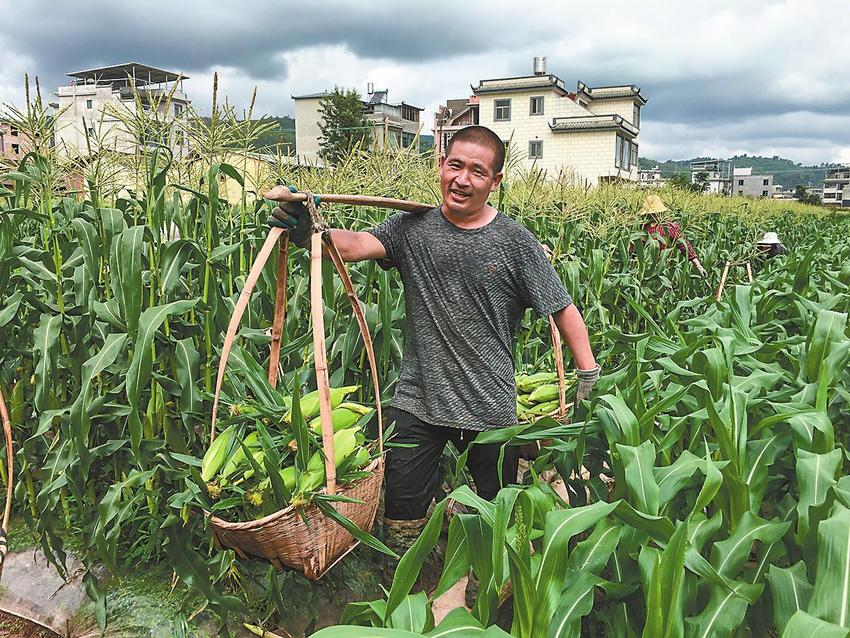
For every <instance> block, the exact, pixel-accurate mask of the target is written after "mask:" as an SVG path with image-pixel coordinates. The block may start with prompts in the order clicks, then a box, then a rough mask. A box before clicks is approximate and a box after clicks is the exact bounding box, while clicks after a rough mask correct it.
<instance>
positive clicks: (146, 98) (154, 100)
mask: <svg viewBox="0 0 850 638" xmlns="http://www.w3.org/2000/svg"><path fill="white" fill-rule="evenodd" d="M68 77H70V78H71V82H70V83H69V84H68V85H67V86H60V87H59V89H58V91H57V93H56V95H57V97H58V98H59V102H58V115H57V117H56V120H55V123H54V130H55V140H56V147H57V150H58V151H59V152H60V153H64V154H67V155H87V154H88V153H89V149H91V150H92V151H96V150H99V146H101V145H102V146H105V147H107V148H110V149H112V150H117V151H119V152H125V153H133V152H135V151H136V149H137V147H138V144H139V143H140V142H141V143H145V140H144V139H141V140H140V139H139V133H138V132H137V131H133V130H131V127H128V126H127V124H126V123H125V122H124V120H125V119H128V118H132V117H133V114H134V113H136V110H137V107H138V105H140V106H141V108H142V109H144V110H145V111H150V110H151V109H156V110H157V111H158V112H157V113H155V114H153V115H155V116H156V119H157V120H158V121H159V122H160V124H159V125H158V126H163V127H165V128H164V129H161V130H157V131H150V140H149V141H150V142H151V143H160V144H161V143H163V141H164V140H165V139H168V138H170V140H171V146H172V150H173V151H174V152H175V153H179V152H181V151H185V150H186V149H187V148H188V142H187V137H186V135H185V132H184V131H180V132H179V133H178V132H177V128H176V126H177V124H178V123H179V121H181V120H184V119H185V117H186V109H187V107H188V106H189V104H190V101H189V98H188V97H187V96H186V93H184V91H183V80H184V79H186V77H187V76H184V75H181V74H179V73H174V72H172V71H163V70H162V69H156V68H154V67H152V66H147V65H145V64H138V63H136V62H129V63H127V64H118V65H115V66H107V67H101V68H98V69H89V70H87V71H77V72H75V73H68ZM174 83H177V86H176V87H175V86H174ZM168 96H170V99H167V97H168ZM166 110H167V112H166ZM172 126H174V128H172ZM166 134H168V135H167V136H166Z"/></svg>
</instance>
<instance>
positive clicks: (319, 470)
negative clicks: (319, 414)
mask: <svg viewBox="0 0 850 638" xmlns="http://www.w3.org/2000/svg"><path fill="white" fill-rule="evenodd" d="M356 447H357V436H356V430H355V429H354V428H352V429H349V430H340V431H339V432H337V433H336V434H334V456H335V459H334V460H335V465H336V467H339V466H340V464H341V463H342V462H343V461H345V459H347V458H348V457H349V456H351V454H352V453H353V452H354V450H355V449H356ZM324 480H325V460H324V458H323V457H322V454H321V452H318V451H317V452H316V453H315V454H313V456H311V457H310V460H309V461H307V469H306V470H305V471H304V472H302V473H301V477H300V478H299V479H298V490H297V492H298V494H299V495H301V494H305V493H307V492H313V491H315V490H316V489H318V487H319V486H320V485H321V484H322V482H323V481H324Z"/></svg>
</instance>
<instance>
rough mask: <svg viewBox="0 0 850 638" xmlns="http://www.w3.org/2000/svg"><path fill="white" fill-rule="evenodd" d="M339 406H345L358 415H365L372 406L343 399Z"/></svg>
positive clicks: (370, 410)
mask: <svg viewBox="0 0 850 638" xmlns="http://www.w3.org/2000/svg"><path fill="white" fill-rule="evenodd" d="M339 407H341V408H345V409H346V410H351V411H352V412H356V413H357V414H359V415H360V416H365V415H367V414H369V413H370V412H372V408H370V407H367V406H365V405H360V404H359V403H353V402H352V401H343V402H342V403H340V404H339Z"/></svg>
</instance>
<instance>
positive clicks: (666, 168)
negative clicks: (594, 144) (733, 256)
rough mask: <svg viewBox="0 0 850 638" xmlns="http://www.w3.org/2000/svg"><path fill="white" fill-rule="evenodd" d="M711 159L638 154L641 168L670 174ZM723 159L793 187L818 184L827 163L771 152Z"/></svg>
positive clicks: (684, 170) (667, 175) (776, 182)
mask: <svg viewBox="0 0 850 638" xmlns="http://www.w3.org/2000/svg"><path fill="white" fill-rule="evenodd" d="M705 159H711V158H708V157H695V158H693V159H686V160H667V161H664V162H659V161H657V160H653V159H648V158H645V157H641V158H640V167H641V168H652V167H654V166H656V165H657V166H660V167H661V175H662V176H663V177H670V176H671V175H675V174H676V173H690V164H691V162H694V161H697V160H705ZM726 161H729V162H732V166H734V167H736V168H747V167H750V166H751V167H752V168H753V174H755V175H773V183H774V184H782V185H783V186H786V187H791V188H793V187H794V186H796V185H797V184H803V185H806V186H818V187H819V186H821V185H823V178H824V174H825V172H826V170H825V169H826V168H827V167H828V166H829V165H828V164H822V165H820V166H804V165H803V164H800V163H798V162H792V161H791V160H789V159H785V158H783V157H779V156H776V155H774V156H773V157H761V156H759V155H747V154H744V155H736V156H735V157H730V158H728V159H727V160H726Z"/></svg>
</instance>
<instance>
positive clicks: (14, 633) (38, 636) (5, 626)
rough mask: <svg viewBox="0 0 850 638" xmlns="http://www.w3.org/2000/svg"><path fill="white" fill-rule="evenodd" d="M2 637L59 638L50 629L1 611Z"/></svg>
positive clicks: (0, 627) (0, 636)
mask: <svg viewBox="0 0 850 638" xmlns="http://www.w3.org/2000/svg"><path fill="white" fill-rule="evenodd" d="M0 638H59V634H55V633H53V632H52V631H50V630H49V629H45V628H44V627H42V626H40V625H36V624H35V623H34V622H30V621H29V620H24V619H23V618H19V617H18V616H13V615H12V614H7V613H5V612H3V611H0Z"/></svg>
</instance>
